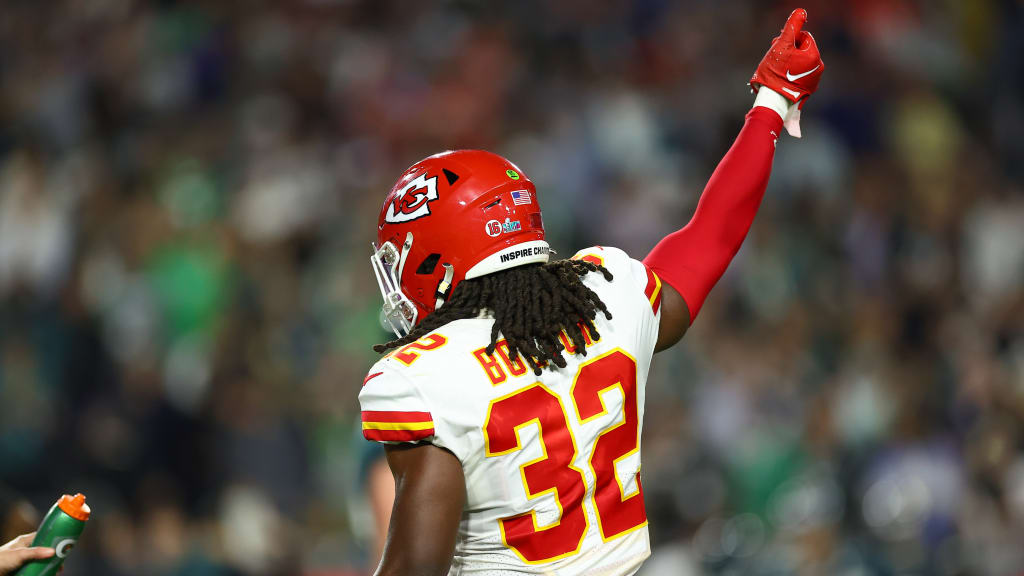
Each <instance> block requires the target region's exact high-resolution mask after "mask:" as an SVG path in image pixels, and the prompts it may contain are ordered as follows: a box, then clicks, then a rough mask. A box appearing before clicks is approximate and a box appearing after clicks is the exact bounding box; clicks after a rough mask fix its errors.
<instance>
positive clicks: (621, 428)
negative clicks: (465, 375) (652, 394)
mask: <svg viewBox="0 0 1024 576" xmlns="http://www.w3.org/2000/svg"><path fill="white" fill-rule="evenodd" d="M616 387H617V388H619V389H620V390H621V391H622V397H623V403H622V412H623V414H622V418H621V421H620V422H619V423H618V424H614V425H612V426H610V427H609V428H607V429H605V430H603V431H602V432H601V433H600V434H599V435H598V437H597V439H596V441H595V442H594V445H593V451H592V453H591V454H590V457H589V459H588V462H589V464H590V469H591V471H592V472H593V475H594V479H595V481H596V485H595V487H594V494H593V503H594V507H595V509H596V511H597V519H598V525H599V528H600V530H601V537H602V538H604V539H605V540H610V539H612V538H615V537H617V536H621V535H623V534H626V533H628V532H631V531H633V530H635V529H637V528H640V527H641V526H644V525H646V523H647V514H646V512H645V511H644V498H643V488H642V487H641V485H640V478H639V477H637V479H636V483H637V491H636V493H634V494H632V495H630V496H628V497H626V496H625V489H624V487H623V485H622V482H621V481H620V480H619V478H618V476H617V475H616V473H615V464H616V463H617V462H618V461H619V460H622V459H623V458H625V457H627V456H630V455H632V454H635V453H636V451H637V450H638V449H639V433H640V416H639V412H638V406H637V390H636V360H634V359H633V358H632V357H631V356H630V355H629V354H627V353H626V352H624V351H623V350H621V349H616V350H613V351H611V352H608V353H606V354H603V355H601V356H599V357H597V358H594V359H593V360H590V361H588V362H586V363H584V364H583V365H582V366H580V368H579V370H578V371H577V372H576V376H575V378H574V379H573V385H572V391H571V395H572V403H573V408H574V410H573V412H575V413H574V414H572V417H574V418H576V420H577V421H578V422H580V423H581V424H586V423H588V422H591V421H592V420H594V419H596V418H599V417H601V416H603V415H606V414H608V410H607V409H606V408H605V406H604V402H603V401H602V400H601V394H602V393H603V392H605V391H607V390H611V389H612V388H616ZM616 416H618V415H616ZM569 417H570V415H569V414H568V413H567V412H566V410H565V406H564V405H563V404H562V400H561V399H560V398H559V397H558V395H556V394H555V393H554V392H552V391H551V390H549V389H548V388H547V387H546V386H544V385H543V384H542V383H540V382H536V383H534V384H532V385H530V386H527V387H526V388H523V389H521V390H518V391H516V392H514V393H512V394H509V395H507V396H503V397H501V398H498V399H496V400H494V401H492V402H491V405H490V408H489V410H488V414H487V420H486V422H485V424H484V442H485V446H486V454H487V457H489V458H491V457H500V456H503V455H506V454H510V453H512V452H515V451H517V450H521V449H522V448H523V446H522V445H521V444H520V442H519V434H518V432H519V429H520V428H522V427H524V426H527V425H529V424H532V423H536V424H537V426H538V428H539V431H540V434H539V440H540V445H541V450H542V452H543V454H542V455H541V457H540V458H537V459H535V460H533V461H532V462H528V463H527V464H524V465H522V466H520V468H519V473H520V475H521V476H522V480H523V485H524V487H525V488H526V495H527V497H528V498H529V499H531V500H533V499H535V498H539V497H541V496H543V495H545V494H551V495H552V496H554V498H555V502H556V503H557V505H558V508H559V511H560V515H559V519H558V520H557V521H556V522H555V523H554V524H551V525H550V526H545V527H543V528H541V527H538V526H537V518H536V513H535V512H533V511H530V512H527V513H525V514H520V515H518V516H512V517H509V518H503V519H501V520H499V523H500V528H501V535H502V539H503V541H504V542H505V545H506V546H508V547H509V548H511V549H512V550H514V551H515V552H516V554H518V555H519V557H520V558H522V559H523V561H525V562H528V563H534V562H549V561H552V560H556V559H558V558H563V557H566V556H570V555H572V554H575V553H576V552H577V551H579V548H580V545H581V544H582V543H583V538H584V536H585V535H586V532H587V515H586V512H585V511H584V509H583V501H584V498H585V497H586V491H587V486H586V481H585V477H584V474H583V471H582V470H580V469H579V468H577V467H575V466H573V462H574V461H575V460H576V456H577V454H578V447H577V445H576V440H575V438H573V434H572V430H571V429H570V427H569V422H568V418H569ZM616 420H619V418H616V419H615V420H613V421H616ZM586 448H587V447H584V449H586Z"/></svg>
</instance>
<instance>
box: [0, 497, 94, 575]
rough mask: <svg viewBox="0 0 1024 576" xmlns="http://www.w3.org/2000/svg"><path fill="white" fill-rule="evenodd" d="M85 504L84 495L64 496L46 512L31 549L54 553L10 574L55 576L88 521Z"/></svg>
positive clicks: (87, 509) (86, 505) (88, 511)
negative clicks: (50, 550)
mask: <svg viewBox="0 0 1024 576" xmlns="http://www.w3.org/2000/svg"><path fill="white" fill-rule="evenodd" d="M89 514H90V510H89V505H88V504H86V503H85V496H84V495H82V494H75V495H74V496H68V495H67V494H65V495H64V496H61V497H60V500H57V503H56V504H54V505H53V507H52V508H50V511H49V512H47V513H46V518H43V523H42V524H40V525H39V529H38V530H36V537H35V538H34V539H33V540H32V545H33V546H46V547H47V548H53V549H54V550H55V551H56V554H54V555H53V556H51V557H49V558H47V559H45V560H36V561H34V562H30V563H28V564H26V565H25V566H23V567H22V569H21V570H18V571H17V572H15V573H14V576H55V575H56V574H57V572H58V571H60V567H61V566H62V565H63V564H64V559H65V558H67V557H68V554H69V553H70V552H71V549H72V548H74V547H75V543H77V542H78V536H79V535H80V534H81V533H82V530H84V529H85V521H86V520H88V519H89Z"/></svg>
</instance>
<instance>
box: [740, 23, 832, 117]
mask: <svg viewBox="0 0 1024 576" xmlns="http://www.w3.org/2000/svg"><path fill="white" fill-rule="evenodd" d="M805 22H807V11H806V10H804V9H803V8H797V9H796V10H793V13H792V14H790V15H789V19H788V20H786V25H785V26H783V27H782V32H780V33H779V35H778V36H776V37H775V39H774V40H772V46H771V48H769V49H768V53H766V54H765V55H764V58H762V59H761V63H760V64H758V65H757V70H756V71H755V72H754V75H753V76H751V78H750V87H751V88H753V89H754V91H755V92H756V91H757V90H758V89H759V88H760V87H761V86H767V87H768V88H771V89H772V90H774V91H775V92H778V93H779V94H781V95H782V96H784V97H785V98H786V99H787V100H789V101H790V102H799V103H800V107H801V108H802V107H803V105H804V101H806V100H807V97H808V96H810V95H811V94H813V93H814V91H815V90H817V89H818V81H819V80H821V73H822V72H824V71H825V63H824V62H822V61H821V54H819V53H818V45H817V44H815V43H814V37H813V36H811V33H810V32H804V31H803V27H804V23H805Z"/></svg>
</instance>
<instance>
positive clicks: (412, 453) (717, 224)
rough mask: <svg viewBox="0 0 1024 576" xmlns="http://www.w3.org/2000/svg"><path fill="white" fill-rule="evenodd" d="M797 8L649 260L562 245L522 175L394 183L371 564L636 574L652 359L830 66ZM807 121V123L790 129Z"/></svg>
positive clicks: (440, 161) (495, 167) (685, 321)
mask: <svg viewBox="0 0 1024 576" xmlns="http://www.w3.org/2000/svg"><path fill="white" fill-rule="evenodd" d="M806 19H807V13H806V12H805V11H804V10H802V9H801V10H796V11H794V12H793V13H792V15H791V16H790V17H789V19H788V20H787V22H786V24H785V26H784V27H783V29H782V32H781V33H780V35H779V36H778V37H777V38H775V39H774V41H773V42H772V44H771V48H770V49H769V50H768V53H767V54H766V55H765V56H764V59H763V60H761V63H760V65H759V66H758V67H757V71H756V72H755V73H754V75H753V77H752V78H751V80H750V84H751V87H752V88H753V89H754V90H755V91H756V94H757V95H756V97H755V100H754V106H753V109H752V110H751V111H750V112H749V113H748V114H747V116H746V123H745V124H744V126H743V128H742V130H741V131H740V134H739V136H738V137H737V139H736V141H735V143H734V144H733V146H732V148H731V149H730V150H729V152H728V153H727V154H726V156H725V158H724V159H723V160H722V161H721V163H720V164H719V165H718V168H717V169H716V170H715V172H714V174H713V175H712V176H711V180H710V181H709V182H708V184H707V187H706V188H705V190H704V192H703V194H702V196H701V198H700V202H699V204H698V206H697V210H696V213H695V214H694V216H693V218H692V220H691V221H690V222H689V223H688V224H687V225H686V226H685V227H683V228H682V229H681V230H679V231H677V232H674V233H672V234H669V235H668V236H666V237H665V238H664V239H663V240H662V241H661V242H660V243H659V244H658V245H657V246H656V247H655V248H654V250H652V251H651V253H650V254H648V255H647V257H646V258H644V260H643V261H642V262H641V261H639V260H634V259H633V258H630V257H629V256H628V255H627V254H626V253H625V252H623V251H622V250H618V249H616V248H611V247H601V246H595V247H592V248H586V249H584V250H581V251H580V252H578V253H577V254H576V255H575V256H573V257H572V258H571V259H567V260H559V261H551V260H550V258H549V256H550V253H551V251H550V249H549V247H548V244H547V242H545V240H544V227H543V223H542V221H541V211H540V205H539V197H538V194H537V190H536V189H535V188H534V185H533V183H532V182H531V181H530V179H529V178H528V177H527V176H526V174H525V173H524V172H523V171H522V170H521V169H520V168H519V167H517V166H516V165H514V164H512V163H511V162H509V161H508V160H506V159H504V158H502V157H500V156H497V155H495V154H491V153H488V152H483V151H477V150H461V151H455V152H445V153H442V154H438V155H436V156H431V157H429V158H426V159H425V160H422V161H420V162H418V163H416V164H414V165H413V166H412V167H411V168H409V169H408V170H407V171H406V172H405V173H404V174H403V175H402V176H401V178H400V179H399V180H398V183H397V184H395V186H394V188H393V189H392V190H391V192H390V193H388V195H387V198H386V199H385V201H384V206H383V208H382V210H381V213H380V218H379V221H378V234H377V239H378V242H377V244H376V245H375V250H374V254H373V256H372V258H371V263H372V265H373V269H374V272H375V274H376V276H377V280H378V282H379V284H380V286H381V291H382V293H383V295H384V316H385V317H386V319H387V321H388V322H389V323H390V325H391V327H392V328H393V329H394V331H395V333H396V334H397V335H398V338H397V339H396V340H393V341H391V342H388V343H387V344H384V345H380V346H378V347H376V349H377V350H378V351H379V352H387V356H386V357H384V358H383V359H381V360H380V361H379V362H377V363H376V364H375V365H374V366H373V368H372V369H371V370H370V372H369V373H368V375H367V376H366V379H365V381H364V382H363V387H362V390H361V392H360V394H359V401H360V404H361V407H362V427H363V435H364V436H365V437H366V438H367V439H369V440H373V441H377V442H382V443H385V444H386V445H387V448H386V450H387V460H388V464H389V466H390V468H391V471H392V473H393V475H394V478H395V490H396V495H395V502H394V507H393V512H392V518H391V524H390V528H389V534H388V542H387V545H386V548H385V551H384V556H383V558H382V560H381V563H380V565H379V567H378V571H377V573H378V574H388V575H391V574H401V575H410V574H417V575H418V574H423V575H427V574H430V575H433V574H446V573H448V574H506V573H518V574H562V575H577V574H602V575H620V574H633V573H634V572H636V571H637V569H638V568H639V566H640V564H641V563H642V562H643V560H644V559H645V558H646V557H647V556H648V555H649V554H650V545H649V541H648V534H647V514H646V512H645V510H644V500H643V485H642V483H641V480H640V474H639V472H640V461H641V458H640V431H641V428H642V426H643V416H644V395H645V383H646V379H647V374H648V369H649V366H650V362H651V357H652V356H653V354H654V353H655V352H658V351H660V350H664V349H666V348H668V347H670V346H672V345H673V344H675V343H676V342H678V341H679V339H680V338H681V337H682V336H683V333H684V332H686V329H687V327H689V325H690V324H691V322H693V319H694V318H695V317H696V316H697V314H698V313H699V312H700V308H701V305H702V304H703V302H704V298H705V297H706V296H707V294H708V292H709V291H710V290H711V287H712V286H714V284H715V282H717V280H718V278H719V277H720V276H721V275H722V273H723V272H724V271H725V269H726V267H727V266H728V264H729V261H730V260H731V259H732V257H733V256H734V255H735V254H736V251H737V250H738V249H739V247H740V244H741V243H742V242H743V239H744V237H745V236H746V234H747V230H748V229H749V227H750V225H751V222H752V221H753V219H754V215H755V213H756V212H757V208H758V205H759V204H760V202H761V197H762V195H763V194H764V191H765V187H766V185H767V182H768V177H769V173H770V171H771V164H772V157H773V155H774V151H775V142H776V139H777V138H778V135H779V133H780V131H781V130H782V129H783V126H784V121H785V126H786V127H787V129H789V130H790V133H791V134H794V133H797V131H798V124H797V121H798V111H799V108H800V107H801V106H802V105H803V104H804V102H805V101H806V99H807V97H808V96H810V95H811V94H812V93H813V92H814V91H815V89H816V88H817V86H818V81H819V79H820V77H821V74H822V71H823V70H824V68H825V66H824V64H823V63H822V61H821V57H820V56H819V54H818V49H817V47H816V46H815V43H814V39H813V38H812V37H811V35H810V34H809V33H808V32H805V31H803V30H802V28H803V25H804V22H805V21H806ZM794 135H796V134H794Z"/></svg>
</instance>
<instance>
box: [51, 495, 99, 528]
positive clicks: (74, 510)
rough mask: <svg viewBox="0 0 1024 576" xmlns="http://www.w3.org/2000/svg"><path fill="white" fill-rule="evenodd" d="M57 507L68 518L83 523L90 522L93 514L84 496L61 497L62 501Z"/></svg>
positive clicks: (59, 501)
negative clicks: (90, 516) (90, 515)
mask: <svg viewBox="0 0 1024 576" xmlns="http://www.w3.org/2000/svg"><path fill="white" fill-rule="evenodd" d="M57 506H58V507H59V508H60V509H61V510H63V511H64V513H65V514H67V515H68V516H71V517H72V518H74V519H75V520H81V521H82V522H85V521H86V520H88V519H89V514H91V513H92V511H91V510H89V505H88V504H86V503H85V495H84V494H75V495H74V496H69V495H67V494H65V495H63V496H61V497H60V500H57Z"/></svg>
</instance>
